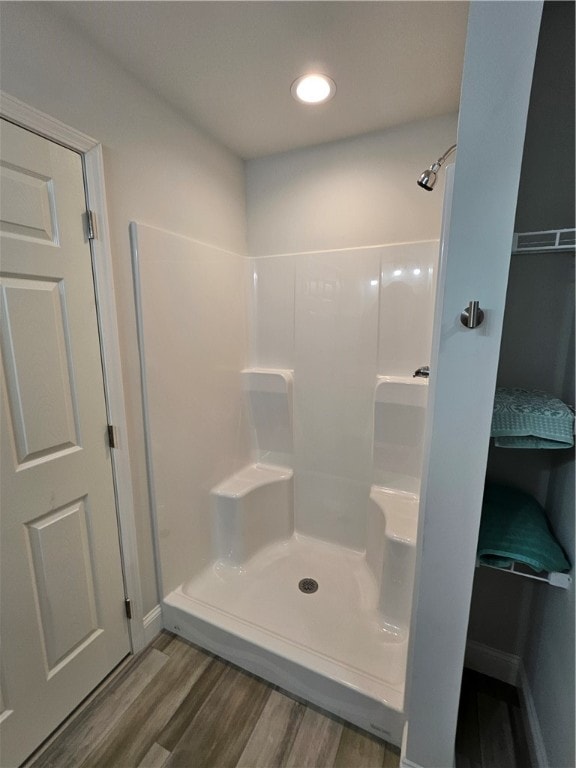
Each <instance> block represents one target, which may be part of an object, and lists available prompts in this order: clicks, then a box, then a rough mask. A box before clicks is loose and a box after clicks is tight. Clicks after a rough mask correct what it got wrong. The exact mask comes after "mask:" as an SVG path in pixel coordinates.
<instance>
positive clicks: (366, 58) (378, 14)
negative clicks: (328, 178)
mask: <svg viewBox="0 0 576 768" xmlns="http://www.w3.org/2000/svg"><path fill="white" fill-rule="evenodd" d="M53 7H54V8H55V9H56V10H57V12H58V13H60V14H62V15H64V16H66V17H67V18H68V20H70V21H71V22H72V23H73V24H74V25H76V26H78V27H80V28H81V30H82V32H83V33H84V34H85V35H86V36H88V37H89V38H90V39H91V40H92V41H93V42H95V43H96V44H97V45H98V46H99V47H100V48H101V49H103V50H104V51H105V52H106V53H107V55H109V56H112V57H113V58H115V59H116V60H117V61H118V62H119V63H120V64H121V65H122V66H123V67H124V69H126V70H128V71H129V72H130V73H132V75H134V76H135V77H136V78H137V79H138V80H139V81H140V82H141V83H143V84H144V85H146V86H147V87H148V88H150V89H152V90H153V91H155V92H156V93H157V94H159V95H161V96H162V98H163V99H164V100H165V101H167V102H168V103H169V104H171V105H172V106H173V107H174V108H176V109H177V110H178V111H179V112H180V113H182V114H184V115H185V116H186V117H187V118H189V119H190V120H191V121H192V122H193V123H194V124H195V125H197V126H198V127H200V128H202V129H203V130H204V131H206V132H207V133H209V134H210V135H211V136H213V137H215V138H216V139H218V140H219V141H220V142H222V143H223V144H224V145H226V146H227V147H229V148H230V149H231V150H232V151H233V152H235V153H236V154H238V155H240V156H241V157H244V158H253V157H258V156H262V155H267V154H272V153H275V152H282V151H285V150H289V149H294V148H297V147H303V146H309V145H314V144H320V143H323V142H327V141H332V140H336V139H342V138H346V137H349V136H355V135H358V134H363V133H368V132H371V131H377V130H382V129H385V128H389V127H391V126H394V125H400V124H402V123H406V122H410V121H412V120H419V119H423V118H426V117H433V116H436V115H442V114H446V113H449V112H453V111H455V110H457V108H458V99H459V92H460V80H461V74H462V63H463V58H464V42H465V36H466V22H467V15H468V3H467V2H436V1H435V0H423V1H422V2H406V1H399V2H396V1H395V0H385V1H381V2H306V1H305V0H304V1H302V2H285V1H283V0H272V1H271V2H248V1H246V0H243V1H241V2H219V1H217V0H216V1H212V2H64V3H53ZM308 71H320V72H324V73H325V74H328V75H330V76H331V77H332V78H333V79H334V80H335V81H336V84H337V92H336V96H335V97H334V99H332V101H330V102H328V103H327V104H324V105H320V106H307V105H303V104H298V103H297V102H295V101H294V100H293V99H292V97H291V95H290V85H291V83H292V82H293V81H294V80H295V79H296V78H297V77H298V76H300V75H301V74H303V73H305V72H308Z"/></svg>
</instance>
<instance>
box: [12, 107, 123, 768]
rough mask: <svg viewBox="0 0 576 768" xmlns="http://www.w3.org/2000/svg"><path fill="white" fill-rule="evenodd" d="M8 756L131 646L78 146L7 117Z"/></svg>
mask: <svg viewBox="0 0 576 768" xmlns="http://www.w3.org/2000/svg"><path fill="white" fill-rule="evenodd" d="M0 128H1V132H0V181H1V187H0V247H1V265H0V266H1V271H0V303H1V313H2V322H1V334H0V347H1V353H2V354H1V361H2V393H1V411H2V423H1V430H2V434H1V451H2V454H1V459H2V461H1V465H2V486H1V503H2V518H1V557H2V560H1V602H2V623H1V632H2V646H1V650H2V655H1V673H2V677H1V684H2V685H1V687H2V697H1V699H0V701H1V703H2V707H3V710H2V713H1V714H0V738H1V741H0V765H2V767H3V768H9V767H10V766H16V765H18V764H19V763H21V762H22V761H23V760H24V758H26V757H27V755H28V754H29V753H30V752H31V751H32V750H34V749H35V748H36V747H37V746H38V745H39V744H40V743H41V742H42V741H43V740H44V739H45V738H46V737H47V736H48V735H49V734H50V732H51V731H52V730H53V729H54V728H55V727H56V726H58V725H59V723H60V722H61V721H62V720H63V719H64V718H65V717H66V716H67V715H68V714H69V713H70V712H71V710H72V709H74V707H76V706H77V705H78V704H79V703H80V702H81V701H82V699H83V698H84V697H85V696H86V695H87V694H88V693H90V691H91V690H92V689H93V688H94V687H95V686H96V685H97V684H98V683H99V682H100V681H101V680H102V678H103V677H104V676H105V675H106V674H107V673H108V672H110V671H111V670H112V669H113V667H114V666H115V665H116V664H118V662H119V661H120V660H121V659H122V658H123V657H124V656H125V655H126V654H127V653H129V650H130V644H129V636H128V625H127V619H126V616H125V613H124V587H123V581H122V570H121V560H120V545H119V538H118V527H117V520H116V507H115V499H114V485H113V477H112V466H111V458H110V449H109V447H108V445H107V440H106V430H107V419H106V407H105V400H104V385H103V378H102V366H101V359H100V347H99V337H98V325H97V318H96V305H95V297H94V285H93V278H92V264H91V255H90V248H89V244H88V242H87V239H86V236H85V233H84V229H85V228H84V214H85V210H86V203H85V196H84V182H83V174H82V162H81V158H80V155H78V154H76V153H75V152H72V151H71V150H68V149H65V148H63V147H61V146H58V145H57V144H54V143H52V142H49V141H47V140H46V139H43V138H40V137H39V136H36V135H34V134H32V133H29V132H28V131H25V130H23V129H21V128H18V127H16V126H14V125H12V124H10V123H7V122H5V121H1V126H0Z"/></svg>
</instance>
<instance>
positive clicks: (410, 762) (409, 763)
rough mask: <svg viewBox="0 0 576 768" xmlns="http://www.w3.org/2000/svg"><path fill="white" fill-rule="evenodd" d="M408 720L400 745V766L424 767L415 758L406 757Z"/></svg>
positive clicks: (404, 767)
mask: <svg viewBox="0 0 576 768" xmlns="http://www.w3.org/2000/svg"><path fill="white" fill-rule="evenodd" d="M408 726H409V722H408V720H407V721H406V722H405V723H404V730H403V731H402V745H401V747H400V762H399V764H398V768H422V766H421V765H420V764H419V763H415V762H414V761H413V760H409V759H408V758H407V757H406V741H407V740H408ZM455 760H456V756H454V759H453V760H452V765H451V766H450V767H449V768H454V766H455V765H456V763H455Z"/></svg>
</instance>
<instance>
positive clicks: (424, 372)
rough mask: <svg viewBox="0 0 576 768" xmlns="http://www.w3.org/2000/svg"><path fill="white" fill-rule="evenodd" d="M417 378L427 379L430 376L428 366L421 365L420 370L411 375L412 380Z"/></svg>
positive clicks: (417, 369)
mask: <svg viewBox="0 0 576 768" xmlns="http://www.w3.org/2000/svg"><path fill="white" fill-rule="evenodd" d="M417 376H421V377H422V378H424V379H427V378H428V376H430V366H429V365H423V366H422V367H421V368H416V370H415V371H414V373H413V374H412V378H413V379H415V378H416V377H417Z"/></svg>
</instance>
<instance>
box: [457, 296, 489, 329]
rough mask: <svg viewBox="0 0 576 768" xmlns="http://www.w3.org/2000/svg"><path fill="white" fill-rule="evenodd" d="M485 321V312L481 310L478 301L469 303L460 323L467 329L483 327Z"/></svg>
mask: <svg viewBox="0 0 576 768" xmlns="http://www.w3.org/2000/svg"><path fill="white" fill-rule="evenodd" d="M483 320H484V312H483V311H482V310H481V309H480V305H479V303H478V302H477V301H471V302H469V304H468V306H467V307H466V309H465V310H463V312H462V314H461V315H460V322H461V323H462V325H465V326H466V328H478V326H479V325H482V321H483Z"/></svg>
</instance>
